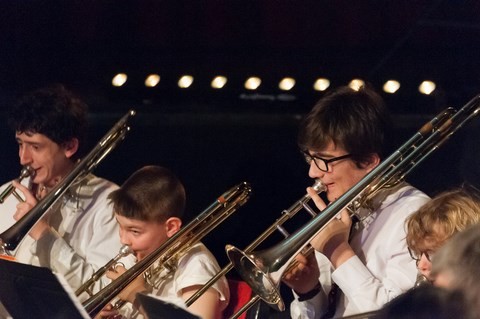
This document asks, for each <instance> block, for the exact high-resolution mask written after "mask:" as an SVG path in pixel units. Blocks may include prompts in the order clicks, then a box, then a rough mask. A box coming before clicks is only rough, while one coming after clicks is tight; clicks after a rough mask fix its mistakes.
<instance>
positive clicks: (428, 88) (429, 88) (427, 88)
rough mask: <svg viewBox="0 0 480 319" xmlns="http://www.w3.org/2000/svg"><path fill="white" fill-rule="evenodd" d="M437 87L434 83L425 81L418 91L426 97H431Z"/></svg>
mask: <svg viewBox="0 0 480 319" xmlns="http://www.w3.org/2000/svg"><path fill="white" fill-rule="evenodd" d="M435 88H436V85H435V83H434V82H432V81H423V82H422V83H421V84H420V85H419V86H418V91H419V92H420V93H422V94H425V95H430V94H431V93H432V92H433V91H435Z"/></svg>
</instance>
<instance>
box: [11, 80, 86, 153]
mask: <svg viewBox="0 0 480 319" xmlns="http://www.w3.org/2000/svg"><path fill="white" fill-rule="evenodd" d="M87 112H88V107H87V105H86V104H85V103H84V102H82V101H81V100H80V99H79V98H77V97H76V96H74V95H73V93H72V92H70V91H68V90H67V89H65V87H63V86H62V85H58V84H57V85H54V86H51V87H47V88H42V89H38V90H36V91H33V92H30V93H27V94H26V95H24V96H22V97H21V98H19V99H18V101H17V102H16V103H15V104H14V106H13V108H12V110H11V111H10V114H9V120H8V123H9V126H10V127H11V128H12V129H13V130H14V131H15V132H21V133H38V134H43V135H45V136H46V137H48V138H49V139H51V140H52V141H54V142H55V143H57V144H58V145H61V146H64V145H65V143H67V142H69V141H71V140H72V139H73V138H77V139H78V141H79V149H78V151H77V152H76V154H75V155H74V156H73V159H76V158H78V157H81V155H82V152H83V148H84V146H85V145H84V144H85V140H86V133H87Z"/></svg>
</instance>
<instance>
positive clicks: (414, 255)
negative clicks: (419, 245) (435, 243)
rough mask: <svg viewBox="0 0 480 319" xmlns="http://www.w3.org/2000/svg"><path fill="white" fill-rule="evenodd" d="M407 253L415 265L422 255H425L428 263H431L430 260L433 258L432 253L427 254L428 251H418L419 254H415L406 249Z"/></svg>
mask: <svg viewBox="0 0 480 319" xmlns="http://www.w3.org/2000/svg"><path fill="white" fill-rule="evenodd" d="M408 253H409V254H410V257H412V259H413V260H415V261H416V262H417V263H418V262H419V261H420V259H422V255H425V257H427V260H428V261H429V262H432V258H433V254H434V253H433V252H431V251H430V252H428V251H420V252H418V253H417V252H415V251H414V250H412V249H410V247H408Z"/></svg>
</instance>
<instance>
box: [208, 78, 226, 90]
mask: <svg viewBox="0 0 480 319" xmlns="http://www.w3.org/2000/svg"><path fill="white" fill-rule="evenodd" d="M225 84H227V78H226V77H224V76H221V75H219V76H216V77H215V78H214V79H213V80H212V83H211V84H210V85H211V86H212V88H214V89H221V88H223V87H224V86H225Z"/></svg>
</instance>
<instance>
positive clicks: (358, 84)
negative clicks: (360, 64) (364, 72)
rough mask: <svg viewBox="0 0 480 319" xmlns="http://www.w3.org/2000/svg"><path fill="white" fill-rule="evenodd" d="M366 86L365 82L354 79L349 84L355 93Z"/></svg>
mask: <svg viewBox="0 0 480 319" xmlns="http://www.w3.org/2000/svg"><path fill="white" fill-rule="evenodd" d="M364 85H365V82H363V80H360V79H353V80H351V81H350V83H348V86H349V87H350V88H351V89H352V90H354V91H358V90H360V88H361V87H362V86H364Z"/></svg>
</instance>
